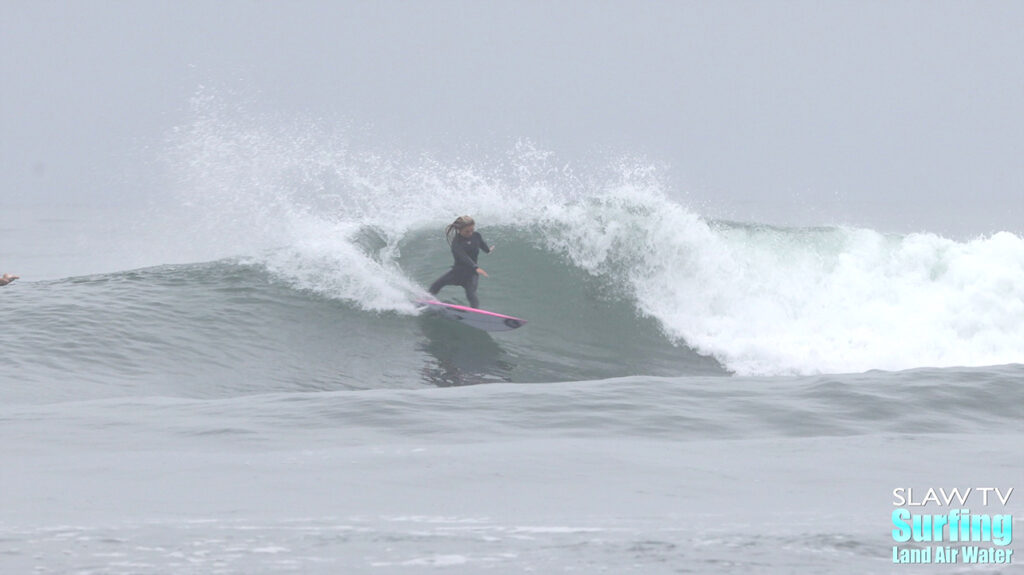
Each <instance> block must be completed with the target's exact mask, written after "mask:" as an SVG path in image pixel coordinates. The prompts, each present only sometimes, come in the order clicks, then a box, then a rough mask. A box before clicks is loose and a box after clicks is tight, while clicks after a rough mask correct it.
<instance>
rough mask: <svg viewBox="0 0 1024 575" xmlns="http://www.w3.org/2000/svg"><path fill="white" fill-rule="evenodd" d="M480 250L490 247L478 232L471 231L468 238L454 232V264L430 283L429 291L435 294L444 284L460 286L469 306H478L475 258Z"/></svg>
mask: <svg viewBox="0 0 1024 575" xmlns="http://www.w3.org/2000/svg"><path fill="white" fill-rule="evenodd" d="M480 250H483V251H485V252H486V253H491V247H490V246H488V245H487V242H485V241H484V238H483V237H481V236H480V232H473V235H471V236H469V237H468V238H464V237H462V234H455V239H454V240H452V256H453V257H454V258H455V265H453V266H452V269H450V270H448V272H447V273H445V274H444V275H443V276H441V277H439V278H437V281H435V282H434V283H432V284H430V293H432V294H434V295H437V292H439V291H441V288H443V287H444V286H453V285H457V286H462V287H463V288H464V289H465V290H466V299H468V300H469V305H470V307H474V308H479V307H480V300H479V299H477V297H476V284H477V282H478V281H480V276H479V275H477V273H476V267H477V266H476V258H477V256H479V255H480Z"/></svg>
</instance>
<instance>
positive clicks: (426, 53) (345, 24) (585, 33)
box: [0, 0, 1024, 234]
mask: <svg viewBox="0 0 1024 575" xmlns="http://www.w3.org/2000/svg"><path fill="white" fill-rule="evenodd" d="M200 85H205V86H208V87H210V89H214V90H218V91H220V92H221V93H224V94H232V95H237V96H238V97H240V98H243V99H245V100H246V102H247V105H250V106H253V105H254V106H257V107H262V108H264V109H265V110H270V111H273V112H274V113H275V114H278V115H283V116H285V117H287V116H289V115H292V116H294V117H296V118H324V120H323V121H324V122H327V123H336V124H339V125H340V123H341V122H348V123H350V124H353V125H357V126H359V127H360V129H362V130H365V131H367V132H369V133H372V134H375V135H376V136H377V137H379V138H380V140H381V141H386V142H393V143H397V144H398V145H400V146H401V147H403V148H404V149H405V150H406V151H410V152H413V153H418V152H420V151H426V152H428V153H436V154H439V155H444V154H446V153H451V152H452V151H453V150H454V151H460V152H462V153H464V152H465V150H466V149H477V150H499V151H500V150H504V149H506V148H508V147H509V145H510V144H511V143H512V142H514V141H515V140H516V139H520V138H524V139H529V140H531V141H533V142H535V143H536V144H537V145H538V146H539V147H541V148H543V149H546V150H550V151H551V152H554V153H555V154H557V155H558V156H559V157H564V158H565V159H566V160H567V161H571V162H586V161H587V159H588V158H593V157H594V156H595V155H600V154H605V153H608V152H613V153H628V154H641V155H644V156H645V157H648V158H650V159H651V160H652V161H655V162H660V163H663V164H665V165H666V166H668V173H669V174H670V180H671V182H672V193H673V194H674V195H676V196H678V197H679V198H680V199H681V201H685V202H689V203H692V204H693V205H694V206H696V208H695V209H697V211H700V212H702V213H705V212H706V213H707V214H709V215H713V216H716V217H723V216H725V217H736V218H740V219H750V220H758V221H769V222H780V223H798V224H814V223H825V224H827V223H851V224H860V225H875V226H877V227H879V228H880V229H890V230H894V231H917V230H919V229H929V230H932V231H938V232H944V233H946V232H948V233H953V234H956V233H975V232H988V231H994V230H997V229H1008V230H1011V231H1014V232H1017V233H1020V232H1022V231H1024V225H1022V223H1021V221H1022V218H1024V2H957V3H947V2H931V1H929V2H849V3H844V2H711V1H707V2H636V1H624V2H600V1H590V2H575V1H574V2H486V1H475V0H474V1H466V2H437V1H422V2H342V1H330V2H326V1H325V2H296V1H287V2H286V1H280V2H268V1H260V2H257V1H251V2H239V1H218V2H208V1H205V0H204V1H196V2H181V1H174V2H129V1H122V2H100V1H73V2H45V1H15V0H0V98H2V100H0V122H2V124H0V132H2V141H0V145H2V149H0V186H2V187H0V203H7V204H11V203H15V202H25V201H37V202H52V201H58V202H71V201H74V202H76V203H80V204H86V205H89V204H102V203H103V202H106V201H110V199H111V198H115V199H121V198H124V197H133V196H134V195H136V194H143V193H144V192H143V190H139V189H134V188H133V186H132V174H136V173H139V172H140V171H142V170H145V169H147V168H146V164H145V160H147V159H152V157H153V156H159V154H160V146H161V145H163V144H162V142H163V141H164V140H165V138H166V137H167V135H168V133H169V131H170V129H171V128H172V127H173V126H175V125H180V124H182V123H185V122H188V121H189V118H188V115H189V99H190V97H191V96H193V95H194V94H195V93H196V92H197V90H198V89H199V86H200ZM328 129H333V127H328ZM816 220H818V221H816Z"/></svg>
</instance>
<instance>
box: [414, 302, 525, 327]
mask: <svg viewBox="0 0 1024 575" xmlns="http://www.w3.org/2000/svg"><path fill="white" fill-rule="evenodd" d="M416 303H417V304H419V305H421V306H423V307H425V308H427V309H429V310H430V311H431V312H433V313H435V314H437V315H439V316H441V317H443V318H445V319H450V320H452V321H457V322H459V323H464V324H466V325H468V326H470V327H475V328H477V329H482V330H484V331H509V330H513V329H516V328H519V327H522V326H523V324H525V323H526V320H525V319H521V318H518V317H512V316H510V315H502V314H500V313H494V312H493V311H487V310H483V309H475V308H471V307H466V306H462V305H455V304H451V303H444V302H442V301H437V300H419V301H417V302H416Z"/></svg>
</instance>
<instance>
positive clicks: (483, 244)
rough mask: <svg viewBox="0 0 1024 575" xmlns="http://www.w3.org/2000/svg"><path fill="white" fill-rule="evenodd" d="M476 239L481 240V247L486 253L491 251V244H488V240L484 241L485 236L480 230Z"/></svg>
mask: <svg viewBox="0 0 1024 575" xmlns="http://www.w3.org/2000/svg"><path fill="white" fill-rule="evenodd" d="M476 239H478V240H480V249H482V250H483V251H484V253H485V254H489V253H491V246H489V245H487V242H485V241H484V237H483V236H481V235H480V232H476Z"/></svg>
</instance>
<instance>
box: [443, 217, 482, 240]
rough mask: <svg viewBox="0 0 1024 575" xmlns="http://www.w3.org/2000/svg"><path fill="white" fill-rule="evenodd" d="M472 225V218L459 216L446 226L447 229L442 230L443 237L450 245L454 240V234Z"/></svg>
mask: <svg viewBox="0 0 1024 575" xmlns="http://www.w3.org/2000/svg"><path fill="white" fill-rule="evenodd" d="M472 225H476V222H474V221H473V218H471V217H469V216H459V217H457V218H455V221H454V222H452V223H450V224H448V227H447V228H445V229H444V237H445V238H447V240H448V243H449V244H450V243H452V241H453V240H455V234H457V233H458V232H460V231H462V230H463V229H464V228H466V227H468V226H472Z"/></svg>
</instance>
